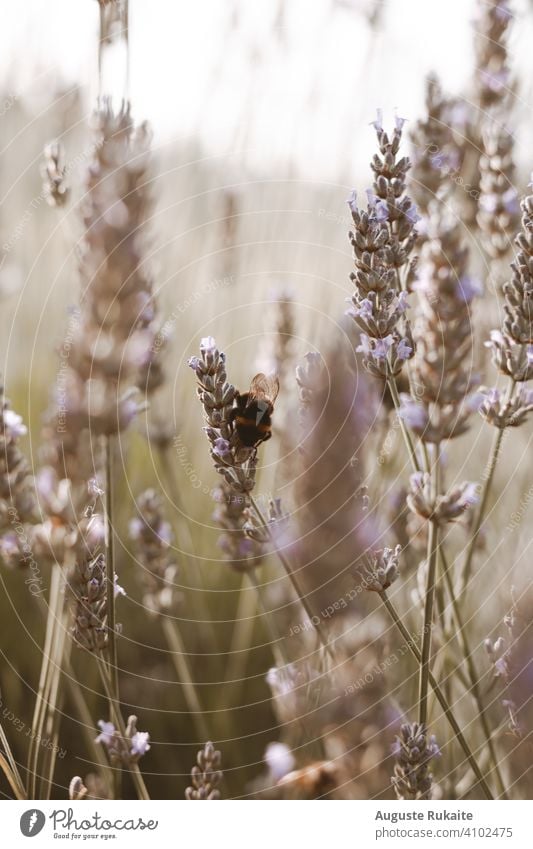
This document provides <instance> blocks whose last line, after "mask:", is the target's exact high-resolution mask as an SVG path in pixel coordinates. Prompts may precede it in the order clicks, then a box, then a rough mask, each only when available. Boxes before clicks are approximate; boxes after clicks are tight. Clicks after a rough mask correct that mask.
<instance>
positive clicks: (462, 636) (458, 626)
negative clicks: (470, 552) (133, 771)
mask: <svg viewBox="0 0 533 849" xmlns="http://www.w3.org/2000/svg"><path fill="white" fill-rule="evenodd" d="M440 558H441V563H442V572H443V575H444V581H445V584H446V589H447V591H448V595H449V597H450V601H451V604H452V613H453V617H454V620H455V632H456V634H457V637H458V639H459V644H460V646H461V651H462V652H463V656H464V659H465V662H466V667H467V670H468V677H469V680H470V688H471V691H472V695H473V697H474V701H475V703H476V707H477V709H478V713H479V718H480V720H481V727H482V728H483V733H484V735H485V739H486V741H487V746H488V749H489V754H490V757H491V761H492V768H493V770H494V774H495V776H496V781H497V783H498V790H499V793H500V796H501V797H502V798H504V799H505V798H507V794H506V790H505V784H504V781H503V778H502V774H501V771H500V765H499V762H498V756H497V753H496V750H495V747H494V740H493V739H492V734H491V731H490V726H489V721H488V717H487V710H486V708H485V705H484V702H483V697H482V695H481V688H480V686H479V676H478V672H477V669H476V664H475V661H474V657H473V655H472V651H471V649H470V644H469V640H468V636H467V631H466V627H465V624H464V621H463V617H462V614H461V609H460V607H459V604H458V602H457V597H456V595H455V590H454V587H453V580H452V576H451V575H450V569H449V564H448V563H447V560H446V555H445V553H444V550H443V548H442V547H441V548H440Z"/></svg>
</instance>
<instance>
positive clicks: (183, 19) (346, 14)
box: [0, 0, 532, 177]
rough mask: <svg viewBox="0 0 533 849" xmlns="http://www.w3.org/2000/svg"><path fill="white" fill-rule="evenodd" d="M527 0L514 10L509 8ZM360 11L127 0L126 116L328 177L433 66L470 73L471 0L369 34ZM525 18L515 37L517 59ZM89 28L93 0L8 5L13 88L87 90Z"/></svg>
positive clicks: (458, 80)
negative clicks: (62, 84)
mask: <svg viewBox="0 0 533 849" xmlns="http://www.w3.org/2000/svg"><path fill="white" fill-rule="evenodd" d="M528 2H529V0H517V2H516V3H515V9H516V10H517V12H519V11H520V10H524V9H525V8H527V4H528ZM365 5H368V3H367V2H366V0H339V2H335V0H281V2H278V0H189V1H188V2H187V0H179V2H178V0H130V8H131V12H130V15H131V51H132V53H131V80H132V85H131V95H132V100H133V105H134V114H135V115H136V117H137V118H139V119H141V118H147V119H148V120H150V121H151V123H152V125H153V126H154V129H155V132H156V139H157V140H158V142H159V143H163V144H165V143H167V142H169V141H170V140H171V139H173V138H178V137H180V136H188V135H191V134H198V135H199V136H200V138H201V140H202V142H203V143H204V145H205V146H206V149H207V150H208V151H209V153H210V154H211V155H212V154H216V153H217V152H220V153H224V152H225V151H226V150H228V148H229V147H232V146H235V145H237V146H238V147H239V148H245V149H246V150H247V154H246V155H247V157H248V158H249V161H250V164H251V165H252V166H254V167H256V168H257V167H258V168H260V169H261V168H265V167H271V166H272V163H273V161H277V162H278V164H281V167H283V166H284V165H286V160H287V155H288V153H290V157H291V158H292V159H293V160H294V161H295V162H297V163H298V168H299V169H300V170H303V171H304V172H306V173H309V174H312V173H314V175H315V176H317V169H318V170H319V172H320V174H321V175H323V176H324V177H327V176H332V175H334V174H337V173H338V166H339V157H344V158H345V159H346V157H347V158H348V160H349V161H350V163H351V160H352V159H353V161H354V162H355V161H358V160H360V157H361V154H362V153H363V151H366V150H367V146H368V149H369V146H370V145H371V144H373V139H372V138H371V135H370V134H367V133H361V128H362V127H364V126H366V125H367V124H368V122H369V121H370V120H372V118H373V117H374V112H375V108H376V107H378V106H380V107H382V108H383V109H384V110H385V115H386V117H387V116H389V120H392V112H393V110H394V109H395V108H397V109H398V112H399V114H401V115H402V116H405V117H407V118H410V119H414V118H415V117H416V115H417V113H418V112H419V111H420V108H421V105H422V95H423V77H424V75H425V74H426V73H427V72H428V71H429V70H430V69H435V70H436V71H437V72H438V73H439V75H440V76H441V78H442V80H443V83H444V86H445V87H446V88H447V89H449V90H451V91H458V90H459V89H460V88H461V85H462V83H463V82H464V81H465V80H466V79H467V76H468V74H469V73H470V71H471V68H472V65H473V55H472V48H471V32H470V20H471V18H472V15H473V11H474V8H475V2H474V0H445V2H437V0H386V2H385V5H384V13H383V23H382V25H381V28H380V29H379V30H378V31H377V32H371V30H370V29H369V26H368V24H367V22H366V19H365V17H364V15H363V14H362V12H361V9H362V8H364V7H365ZM280 9H282V10H283V11H282V13H281V14H280ZM530 19H531V16H529V21H528V22H527V26H526V25H524V23H523V22H522V21H521V22H520V26H519V27H517V31H518V34H516V33H515V36H514V39H515V42H516V43H515V45H514V48H515V50H516V52H517V53H518V54H519V55H520V54H522V55H523V56H524V57H525V61H527V60H528V59H529V54H530V53H531V51H530V50H529V47H528V44H529V43H531V37H532V36H531V20H530ZM97 21H98V4H97V2H96V0H24V2H23V3H11V2H10V3H4V4H3V9H2V26H1V27H0V57H1V59H0V63H1V64H2V65H3V71H4V73H6V72H7V79H8V81H9V84H10V85H11V86H12V87H13V86H15V87H16V89H20V90H22V91H24V92H26V93H31V92H32V91H34V90H35V89H38V88H39V87H43V86H47V85H50V82H51V80H52V79H53V77H54V76H55V74H56V73H60V74H64V75H65V77H66V78H67V80H68V81H69V82H71V83H76V82H79V83H80V84H81V85H82V86H85V87H87V86H89V85H92V89H89V91H92V92H93V93H94V79H95V69H96V30H97ZM529 63H530V69H531V60H530V59H529ZM13 68H14V69H16V76H13ZM10 69H11V70H10ZM529 76H530V77H531V76H532V74H531V73H530V75H529ZM367 135H368V138H367ZM345 164H346V163H345Z"/></svg>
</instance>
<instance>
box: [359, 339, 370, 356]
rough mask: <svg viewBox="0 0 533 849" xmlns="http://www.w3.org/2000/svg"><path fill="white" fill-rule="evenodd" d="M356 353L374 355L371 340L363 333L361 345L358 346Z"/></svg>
mask: <svg viewBox="0 0 533 849" xmlns="http://www.w3.org/2000/svg"><path fill="white" fill-rule="evenodd" d="M356 351H357V353H358V354H365V355H366V356H368V355H369V354H371V353H372V346H371V345H370V339H369V338H368V336H367V335H366V333H361V344H360V345H358V346H357V348H356Z"/></svg>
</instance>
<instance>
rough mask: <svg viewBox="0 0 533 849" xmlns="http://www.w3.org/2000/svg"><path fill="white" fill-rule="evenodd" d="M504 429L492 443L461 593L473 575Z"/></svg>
mask: <svg viewBox="0 0 533 849" xmlns="http://www.w3.org/2000/svg"><path fill="white" fill-rule="evenodd" d="M503 434H504V429H503V428H498V430H497V432H496V433H495V435H494V440H493V443H492V449H491V452H490V457H489V463H488V466H487V476H486V478H485V484H484V486H483V493H482V496H481V503H480V505H479V510H478V514H477V516H476V521H475V523H474V529H473V531H472V537H471V538H470V543H469V545H468V550H467V552H466V558H465V564H464V567H463V575H462V581H461V591H460V595H462V594H463V592H464V591H465V590H466V588H467V586H468V583H469V581H470V578H471V576H472V561H473V559H474V553H475V550H476V545H477V541H478V536H479V532H480V530H481V526H482V524H483V519H484V517H485V511H486V509H487V504H488V501H489V494H490V488H491V486H492V481H493V479H494V471H495V469H496V464H497V462H498V457H499V456H500V449H501V445H502V440H503Z"/></svg>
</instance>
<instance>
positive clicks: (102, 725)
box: [94, 719, 116, 746]
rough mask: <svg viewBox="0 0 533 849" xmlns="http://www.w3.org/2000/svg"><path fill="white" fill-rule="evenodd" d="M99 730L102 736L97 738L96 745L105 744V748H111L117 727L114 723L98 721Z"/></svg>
mask: <svg viewBox="0 0 533 849" xmlns="http://www.w3.org/2000/svg"><path fill="white" fill-rule="evenodd" d="M98 728H99V729H100V734H99V735H98V737H96V738H95V741H94V742H95V743H103V744H104V746H110V745H111V743H112V742H113V737H114V735H115V730H116V729H115V726H114V725H113V723H112V722H104V720H103V719H99V720H98Z"/></svg>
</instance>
